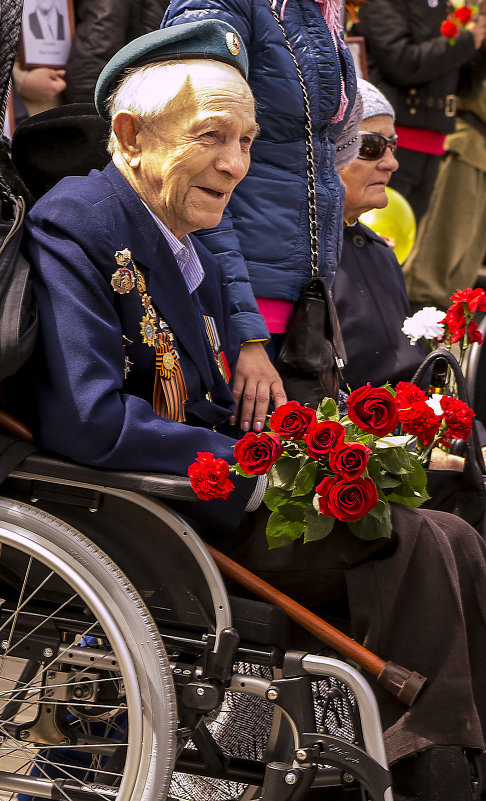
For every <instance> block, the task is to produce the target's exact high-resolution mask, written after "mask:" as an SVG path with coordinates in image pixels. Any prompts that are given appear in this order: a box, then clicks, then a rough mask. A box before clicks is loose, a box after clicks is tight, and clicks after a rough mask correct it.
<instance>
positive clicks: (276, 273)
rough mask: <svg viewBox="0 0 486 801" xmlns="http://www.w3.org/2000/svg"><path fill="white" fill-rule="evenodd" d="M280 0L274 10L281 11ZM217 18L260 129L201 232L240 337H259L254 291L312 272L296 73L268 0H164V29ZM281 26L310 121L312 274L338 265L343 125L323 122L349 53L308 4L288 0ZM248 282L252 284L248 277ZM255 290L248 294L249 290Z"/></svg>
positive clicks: (350, 90)
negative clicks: (237, 52)
mask: <svg viewBox="0 0 486 801" xmlns="http://www.w3.org/2000/svg"><path fill="white" fill-rule="evenodd" d="M280 6H281V3H280V2H279V3H278V6H277V12H278V13H280ZM208 17H216V18H218V19H223V20H225V21H226V22H229V23H230V24H231V25H233V27H234V28H236V29H237V30H238V31H239V33H240V35H241V37H242V39H243V41H244V43H245V45H246V47H247V49H248V55H249V60H250V74H249V83H250V86H251V88H252V90H253V93H254V95H255V99H256V103H257V120H258V123H259V125H260V128H261V132H260V135H259V137H258V138H257V140H256V141H255V143H254V145H253V146H252V163H251V167H250V170H249V172H248V175H247V176H246V178H245V179H244V180H243V181H242V182H241V184H239V186H238V187H237V188H236V190H235V191H234V193H233V196H232V198H231V201H230V203H229V205H228V208H227V210H226V212H225V216H224V217H223V220H222V221H221V223H220V225H219V226H218V228H215V229H212V230H211V231H201V232H199V234H198V235H199V236H200V237H201V239H202V240H203V242H204V244H205V245H206V247H207V248H209V250H210V251H212V253H214V254H215V255H217V256H218V258H219V260H220V261H221V262H222V264H223V266H224V269H225V272H226V275H227V276H228V282H229V284H230V297H231V304H232V315H233V320H234V322H235V324H236V325H237V326H238V331H239V334H240V337H241V341H245V340H248V339H261V338H265V337H266V336H267V331H266V328H265V325H264V322H263V318H262V317H260V315H259V314H258V309H257V306H256V304H255V301H254V296H256V297H265V298H283V299H286V300H292V301H295V300H297V298H298V297H299V294H300V292H301V290H302V287H303V286H304V284H305V282H306V280H307V279H308V278H309V276H310V242H309V222H308V210H307V209H308V205H307V171H306V146H305V126H304V120H305V117H304V102H303V96H302V89H301V86H300V84H299V78H298V74H297V69H296V67H295V64H294V62H293V60H292V57H291V55H290V53H289V51H288V49H287V46H286V43H285V39H284V37H283V34H282V32H281V30H280V28H279V27H278V25H277V22H276V21H275V19H274V18H273V16H272V13H271V8H270V2H269V0H172V2H171V3H170V5H169V8H168V10H167V13H166V15H165V17H164V21H163V25H165V26H168V25H172V24H175V23H183V22H191V21H194V20H197V19H207V18H208ZM283 25H284V28H285V30H286V33H287V36H288V37H289V40H290V42H291V44H292V47H293V49H294V52H295V55H296V57H297V60H298V62H299V65H300V68H301V71H302V74H303V76H304V80H305V84H306V87H307V92H308V95H309V101H310V109H311V116H312V125H313V140H314V160H315V167H316V183H317V187H316V188H317V216H318V225H319V240H320V254H319V255H320V270H321V273H322V274H323V275H325V276H327V277H328V278H329V283H331V281H332V277H333V275H334V272H335V270H336V266H337V263H338V256H339V252H340V248H341V238H342V215H343V205H342V204H343V189H342V186H341V184H340V181H339V178H338V176H337V174H336V172H335V170H334V144H333V142H334V141H335V139H336V136H337V135H338V134H339V132H340V131H341V129H342V125H343V123H337V124H333V125H331V124H330V120H331V118H332V117H333V116H334V114H335V113H336V111H337V109H338V107H339V103H340V75H341V74H342V75H343V76H344V77H345V82H346V93H347V95H348V98H349V100H350V104H349V106H348V112H347V113H349V109H350V107H351V105H352V103H353V102H354V97H355V92H356V79H355V73H354V66H353V62H352V58H351V55H350V53H349V51H348V49H347V47H345V46H343V48H342V49H340V51H339V55H338V52H337V50H336V47H335V46H334V43H333V40H332V38H331V35H330V33H329V30H328V28H327V26H326V24H325V22H324V19H323V17H322V14H321V12H320V10H319V7H318V6H317V4H316V3H315V1H314V0H287V5H286V7H285V13H284V19H283ZM249 282H251V285H250V283H249ZM252 289H253V291H252Z"/></svg>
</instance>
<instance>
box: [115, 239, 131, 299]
mask: <svg viewBox="0 0 486 801" xmlns="http://www.w3.org/2000/svg"><path fill="white" fill-rule="evenodd" d="M115 261H116V263H117V264H118V265H119V267H118V270H115V272H114V273H113V275H112V276H111V285H112V287H113V289H114V290H115V292H118V294H120V295H126V294H127V293H128V292H131V291H132V289H133V287H134V286H135V276H134V274H133V272H132V270H130V268H129V266H128V265H129V264H130V263H131V261H132V254H131V253H130V251H129V250H128V248H125V249H124V250H117V251H116V253H115Z"/></svg>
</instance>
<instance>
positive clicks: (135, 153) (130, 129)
mask: <svg viewBox="0 0 486 801" xmlns="http://www.w3.org/2000/svg"><path fill="white" fill-rule="evenodd" d="M112 126H113V133H114V134H115V136H116V138H117V139H118V143H119V145H120V153H121V155H122V157H123V160H124V161H125V162H126V163H127V164H128V165H129V166H130V167H132V168H133V169H135V168H136V167H138V166H139V165H140V159H141V157H142V148H141V145H140V142H139V140H138V137H137V134H138V120H137V118H136V117H135V116H134V115H133V114H132V113H131V112H130V111H119V112H118V114H116V116H115V117H114V118H113V122H112Z"/></svg>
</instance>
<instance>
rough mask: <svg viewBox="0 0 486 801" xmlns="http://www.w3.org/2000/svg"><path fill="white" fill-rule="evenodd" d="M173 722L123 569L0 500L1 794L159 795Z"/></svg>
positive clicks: (142, 798) (156, 639) (161, 664)
mask: <svg viewBox="0 0 486 801" xmlns="http://www.w3.org/2000/svg"><path fill="white" fill-rule="evenodd" d="M113 536H114V537H115V536H116V532H114V533H113ZM176 726H177V715H176V705H175V696H174V689H173V682H172V676H171V670H170V666H169V662H168V659H167V655H166V653H165V650H164V647H163V644H162V641H161V639H160V636H159V633H158V631H157V629H156V627H155V625H154V623H153V620H152V618H151V616H150V614H149V612H148V610H147V608H146V606H145V604H144V603H143V601H142V600H141V599H140V597H139V595H138V594H137V592H136V591H135V590H134V589H133V587H132V586H131V585H130V583H129V582H128V580H127V578H126V577H125V576H124V574H123V573H121V571H120V570H119V569H118V568H117V566H116V565H115V564H114V563H113V562H112V561H111V560H110V559H109V558H108V557H107V556H106V554H105V553H103V552H102V551H101V550H99V549H98V548H97V547H96V546H95V545H94V544H93V543H92V542H91V541H90V540H88V539H86V538H85V537H84V536H83V535H81V534H80V533H79V532H78V531H76V530H75V529H73V528H71V527H70V526H68V525H67V524H65V523H63V522H62V521H60V520H58V519H57V518H54V517H52V516H51V515H49V514H47V513H46V512H43V511H41V510H37V509H35V508H32V507H30V506H27V505H25V504H22V503H19V502H16V501H12V500H9V499H6V498H1V499H0V756H1V759H0V799H2V801H3V800H4V799H11V798H18V799H20V801H27V799H29V801H30V799H38V798H39V799H40V798H62V799H64V801H79V799H80V798H83V799H86V801H99V799H116V801H162V799H165V798H166V797H167V792H168V788H169V782H170V777H171V774H172V770H173V766H174V761H175V730H176Z"/></svg>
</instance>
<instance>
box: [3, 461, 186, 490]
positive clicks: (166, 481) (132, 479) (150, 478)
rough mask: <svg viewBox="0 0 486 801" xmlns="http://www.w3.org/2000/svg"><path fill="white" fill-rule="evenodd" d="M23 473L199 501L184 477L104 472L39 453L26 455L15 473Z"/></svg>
mask: <svg viewBox="0 0 486 801" xmlns="http://www.w3.org/2000/svg"><path fill="white" fill-rule="evenodd" d="M20 472H21V473H22V474H25V473H27V474H29V475H30V476H31V477H32V479H33V480H34V479H36V478H37V479H39V478H41V477H42V476H45V477H49V478H58V479H59V482H60V483H62V481H63V480H64V481H80V482H82V483H83V484H92V485H95V486H99V487H100V488H101V487H114V488H116V489H124V490H129V491H131V492H140V493H142V494H144V495H155V496H157V497H159V498H168V499H172V500H177V501H196V500H197V496H196V495H195V493H194V491H193V489H192V487H191V484H190V481H189V479H188V478H184V477H182V476H170V475H163V474H159V473H138V472H125V471H123V470H102V469H100V468H96V467H86V466H84V465H80V464H76V463H75V462H69V461H65V460H63V459H58V458H57V457H56V456H47V455H46V454H40V453H33V454H31V455H30V456H27V458H26V459H24V461H23V462H22V464H21V465H19V467H18V468H17V469H16V470H15V473H16V474H18V473H20Z"/></svg>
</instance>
